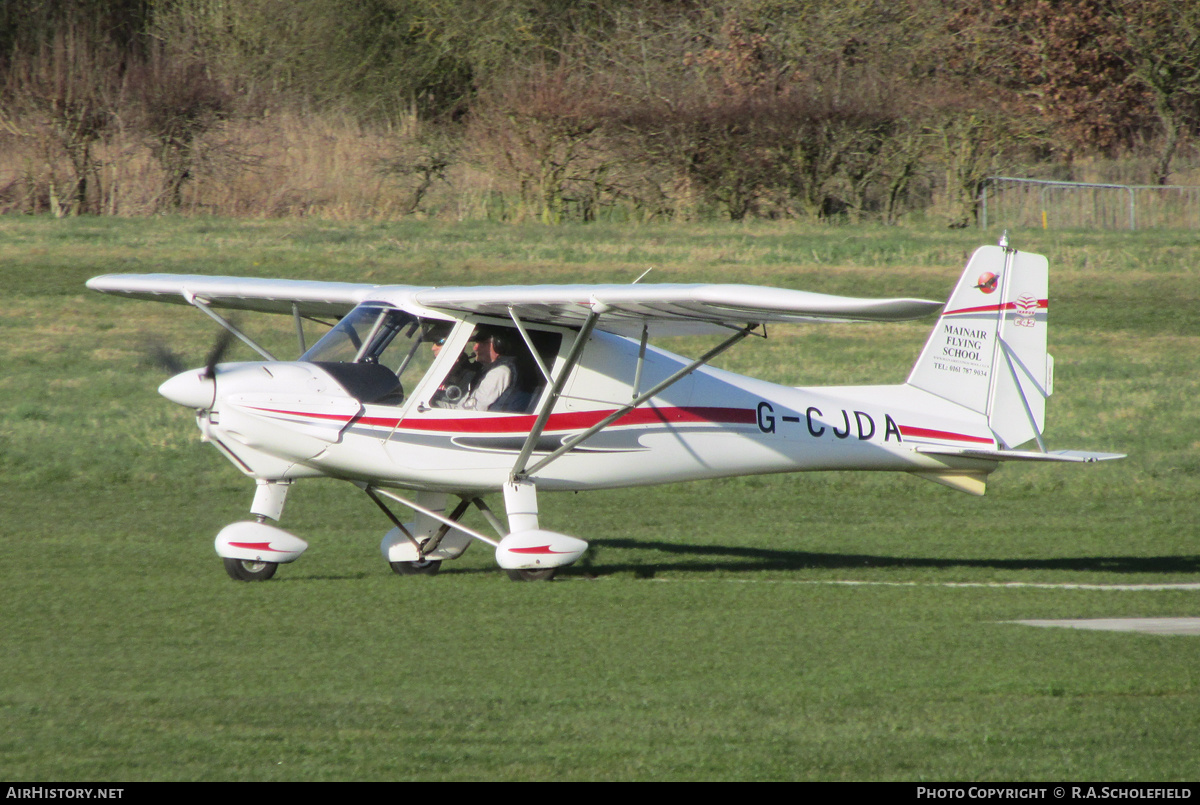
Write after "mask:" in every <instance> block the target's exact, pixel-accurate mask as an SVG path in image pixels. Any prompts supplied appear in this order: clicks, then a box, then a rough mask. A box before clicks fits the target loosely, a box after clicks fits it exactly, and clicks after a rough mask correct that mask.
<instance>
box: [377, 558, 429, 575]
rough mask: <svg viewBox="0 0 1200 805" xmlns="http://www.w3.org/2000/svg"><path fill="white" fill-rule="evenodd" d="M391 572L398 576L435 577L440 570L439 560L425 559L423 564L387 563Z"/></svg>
mask: <svg viewBox="0 0 1200 805" xmlns="http://www.w3.org/2000/svg"><path fill="white" fill-rule="evenodd" d="M388 564H389V565H391V566H392V572H393V573H395V574H396V575H398V576H436V575H437V572H438V571H439V570H441V569H442V560H441V559H426V560H425V561H423V562H388Z"/></svg>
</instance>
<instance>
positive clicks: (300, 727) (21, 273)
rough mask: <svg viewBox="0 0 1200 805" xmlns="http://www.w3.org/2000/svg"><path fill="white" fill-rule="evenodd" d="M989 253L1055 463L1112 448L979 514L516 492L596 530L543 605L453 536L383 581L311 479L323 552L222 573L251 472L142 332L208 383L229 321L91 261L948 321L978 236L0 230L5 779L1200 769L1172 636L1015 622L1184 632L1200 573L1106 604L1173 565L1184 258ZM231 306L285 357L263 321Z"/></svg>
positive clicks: (1189, 527) (378, 532)
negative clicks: (762, 291)
mask: <svg viewBox="0 0 1200 805" xmlns="http://www.w3.org/2000/svg"><path fill="white" fill-rule="evenodd" d="M1011 237H1012V240H1013V243H1014V245H1016V246H1018V247H1019V248H1023V249H1026V250H1029V251H1039V252H1041V253H1044V254H1046V255H1047V256H1048V257H1049V258H1050V264H1051V278H1050V279H1051V306H1050V321H1051V330H1050V347H1051V352H1052V353H1053V354H1054V355H1055V359H1056V387H1055V392H1056V393H1055V396H1054V397H1053V398H1052V399H1051V401H1050V406H1049V415H1048V423H1049V425H1048V429H1047V438H1048V442H1049V446H1050V447H1051V448H1052V449H1056V448H1079V449H1093V450H1111V451H1120V452H1127V453H1129V458H1127V459H1125V460H1124V461H1120V462H1111V463H1108V464H1105V465H1099V466H1008V467H1005V468H1004V469H1003V470H1002V471H1000V472H999V473H997V474H996V475H994V476H993V477H992V480H991V482H990V484H989V489H988V495H987V496H986V497H984V498H973V497H968V496H966V495H962V494H960V493H956V492H953V491H951V490H949V489H946V488H944V487H940V486H936V485H934V484H929V483H925V482H922V481H919V480H916V479H913V478H909V477H900V476H891V475H871V474H846V473H830V474H816V475H792V476H769V477H754V478H740V479H731V480H725V481H714V482H707V483H697V484H689V485H680V486H665V487H655V488H650V489H635V490H624V491H616V492H603V493H589V494H581V495H560V496H554V495H549V496H544V499H543V507H544V510H543V522H544V523H545V524H546V526H547V527H549V528H554V529H556V530H559V531H564V532H566V533H571V534H576V535H578V536H580V537H583V538H585V539H588V540H589V541H590V542H591V544H592V550H591V551H590V552H589V554H588V555H587V556H586V557H585V559H584V560H583V561H581V563H580V564H579V565H577V566H576V567H574V568H571V569H569V570H567V571H565V572H564V573H562V574H561V575H560V580H558V581H555V582H554V583H551V584H514V583H512V582H510V581H508V580H507V579H506V578H505V577H504V575H503V574H502V573H501V572H500V571H498V570H497V569H496V568H495V567H494V563H493V560H492V557H491V555H490V551H487V550H480V549H478V548H472V549H471V550H470V551H468V553H467V554H466V556H465V557H464V558H463V559H462V560H460V561H459V562H457V563H453V564H450V565H447V566H446V567H445V568H444V569H443V571H442V573H441V574H440V575H439V576H437V577H434V578H401V577H398V576H395V575H394V574H392V573H391V571H390V570H389V569H388V568H387V566H386V565H385V564H384V563H383V561H382V560H381V559H380V557H379V552H378V543H379V539H380V537H381V536H382V534H383V532H384V531H386V530H387V527H388V525H389V524H388V523H387V522H386V521H385V520H384V519H383V518H382V517H381V516H380V515H379V513H378V512H377V511H376V510H375V509H374V507H373V506H371V505H370V503H369V501H367V500H366V498H365V497H364V496H363V495H362V494H361V493H359V492H358V491H357V490H355V489H353V488H352V487H350V486H348V485H345V484H338V483H335V482H328V481H312V482H306V483H301V484H299V485H298V486H297V487H296V489H295V490H294V491H293V493H292V495H291V497H290V498H289V502H288V510H287V512H286V513H285V516H284V521H283V525H284V527H286V528H288V529H289V530H291V531H293V532H295V533H297V534H299V535H301V536H303V537H305V538H306V539H308V540H309V542H310V544H311V545H312V547H311V549H310V550H309V551H308V553H307V554H306V555H305V556H304V557H303V558H302V559H301V560H300V561H299V562H297V563H296V564H294V565H290V566H287V567H284V568H282V569H281V571H280V573H279V574H278V576H277V577H276V579H275V580H273V581H271V582H269V583H265V584H237V583H234V582H232V581H230V580H229V579H228V578H227V577H226V576H225V573H224V572H223V570H222V569H221V566H220V562H219V560H218V559H217V557H216V556H215V554H214V553H213V549H212V537H213V536H214V535H215V534H216V532H217V531H218V530H219V529H220V528H221V527H222V526H223V525H225V524H227V523H229V522H232V521H235V520H239V519H243V518H245V517H246V516H247V512H248V508H249V504H250V500H251V497H252V484H251V483H250V482H249V481H248V480H247V479H245V478H244V477H243V476H241V475H240V473H238V472H236V471H235V470H234V469H233V468H232V467H230V466H229V465H228V464H227V462H225V460H224V459H222V458H221V457H220V456H219V455H218V454H217V453H216V451H214V450H212V449H211V448H209V447H207V446H203V445H201V444H200V443H199V434H198V432H197V431H196V428H195V426H194V424H193V422H192V417H191V415H190V413H189V412H187V411H184V410H182V409H180V408H178V407H176V406H173V405H170V404H169V403H167V402H166V401H165V400H163V399H162V398H160V397H158V396H157V394H156V393H155V388H156V386H157V385H158V384H159V383H160V382H161V381H162V380H163V379H165V378H164V376H163V374H162V372H161V370H159V369H157V368H155V367H154V366H153V365H152V364H151V362H150V361H148V360H147V357H146V349H147V346H146V345H147V344H150V343H152V342H155V341H161V342H162V343H165V344H169V345H170V347H171V348H172V349H174V350H175V351H176V352H178V353H179V354H180V355H181V357H182V358H183V360H184V362H185V363H188V364H189V365H196V364H199V363H201V362H202V361H203V356H204V354H205V352H206V351H207V349H208V347H209V345H210V344H211V343H212V341H213V339H214V338H215V328H214V327H213V325H212V324H211V322H208V321H207V320H206V319H205V318H204V317H203V316H202V315H201V314H200V313H198V312H196V311H192V310H188V309H185V308H180V307H177V306H169V305H155V304H150V303H140V302H127V301H122V300H118V299H110V298H105V297H101V296H99V295H96V294H91V293H89V292H88V291H86V290H85V289H84V287H83V283H84V281H85V280H86V279H87V278H88V277H91V276H93V275H96V274H100V273H106V272H113V271H138V272H141V271H145V272H151V271H173V272H189V273H214V274H236V275H257V276H286V277H299V278H315V279H330V280H349V281H373V282H404V283H415V284H425V283H429V284H435V283H436V284H466V283H492V282H528V281H563V282H576V281H606V282H607V281H613V282H624V281H631V280H632V279H633V278H635V277H636V276H637V275H638V274H640V273H642V271H644V270H645V268H646V267H648V266H651V265H653V266H655V271H654V272H652V273H651V275H650V277H649V278H647V279H648V280H653V279H657V280H658V281H691V280H720V281H735V282H753V283H762V284H772V285H779V286H783V287H794V288H803V289H806V290H816V291H825V292H831V293H846V294H851V295H860V296H875V295H878V296H888V295H904V296H920V297H926V298H935V299H941V298H945V297H946V295H947V294H948V293H949V290H950V288H951V286H952V285H953V283H954V282H955V281H956V279H957V277H958V274H959V272H960V270H961V267H962V263H963V260H964V258H965V257H966V256H967V255H968V254H969V253H970V251H971V250H972V249H973V248H974V247H975V246H978V245H980V244H981V243H982V242H984V241H985V240H986V241H988V242H991V241H993V240H994V236H992V235H989V236H987V237H986V238H981V237H980V235H979V234H978V233H974V232H945V231H941V230H934V229H929V230H917V229H898V228H891V229H885V228H864V229H851V228H838V227H815V226H814V227H805V226H797V225H787V226H785V225H768V224H762V225H756V226H749V227H742V226H733V225H724V226H716V225H710V226H693V227H687V226H663V227H640V228H639V227H628V228H618V227H606V226H588V227H562V228H555V229H545V228H534V227H529V228H524V227H499V226H484V225H479V224H470V225H462V226H449V225H423V224H416V223H406V224H369V225H355V224H333V223H327V222H317V221H288V222H233V221H222V220H204V219H169V218H159V219H153V220H141V221H135V220H103V219H72V220H51V219H27V218H9V219H0V302H2V304H0V336H2V338H0V368H2V371H0V590H3V592H2V593H0V607H2V612H0V649H2V651H3V655H2V656H3V661H2V662H0V778H3V779H7V780H37V781H43V782H48V781H52V780H55V781H67V780H88V781H107V780H113V781H119V780H350V779H355V780H357V779H364V780H365V779H381V780H386V779H394V780H481V779H488V780H493V779H494V780H558V779H565V780H682V779H711V780H962V781H974V780H979V781H982V780H1060V781H1066V780H1080V781H1088V780H1091V781H1095V780H1108V781H1120V780H1193V781H1194V780H1195V779H1196V777H1197V772H1198V768H1197V761H1196V750H1195V736H1196V735H1197V732H1198V730H1200V637H1188V636H1155V635H1146V634H1130V633H1110V632H1095V631H1077V630H1069V629H1042V628H1032V627H1028V626H1021V625H1016V624H1013V623H1011V621H1014V620H1020V619H1049V618H1092V617H1106V618H1107V617H1151V616H1164V617H1165V616H1189V617H1196V616H1200V591H1197V590H1196V589H1190V590H1189V589H1178V588H1177V589H1147V588H1140V589H1137V588H1135V589H1121V588H1119V586H1118V585H1164V584H1189V583H1190V584H1196V583H1200V527H1198V525H1197V520H1198V519H1200V518H1197V504H1196V500H1197V499H1198V497H1200V450H1198V447H1200V402H1198V391H1200V389H1198V388H1197V369H1198V368H1200V282H1198V279H1200V278H1198V276H1197V271H1198V269H1197V265H1198V264H1200V238H1197V237H1196V236H1195V235H1193V234H1191V233H1177V232H1157V233H1154V232H1142V233H1137V234H1096V233H1088V234H1074V233H1057V234H1056V233H1043V232H1029V233H1023V232H1014V233H1012V235H1011ZM930 324H931V322H921V323H909V324H899V325H889V326H875V325H870V326H824V327H812V328H800V327H794V328H778V329H777V330H776V331H773V333H772V336H773V337H772V338H771V339H770V340H768V341H767V342H765V343H762V342H759V341H757V340H755V342H754V343H750V344H744V345H742V346H740V347H738V348H737V349H736V350H734V352H733V353H731V354H730V355H729V356H728V357H726V358H723V365H724V366H726V367H727V368H732V369H734V370H739V371H745V372H749V373H752V374H755V375H758V376H763V377H767V378H769V379H773V380H778V381H781V382H790V383H795V384H813V383H858V382H900V381H902V380H903V378H904V377H905V375H906V374H907V371H908V368H909V366H910V365H911V363H912V361H913V360H914V359H915V358H916V355H917V352H918V351H919V349H920V346H921V344H922V343H923V341H924V338H925V335H926V333H927V331H928V327H929V326H930ZM245 325H246V326H247V328H248V329H250V330H252V331H253V332H254V333H255V334H256V335H261V336H263V338H264V340H267V341H269V342H270V343H271V344H273V345H276V346H278V347H279V349H280V351H281V352H284V353H286V352H287V349H288V345H289V344H290V343H291V341H292V340H293V336H292V330H291V322H290V320H287V319H286V318H281V319H271V318H270V317H263V318H262V319H253V318H251V319H249V320H247V321H246V322H245ZM276 331H277V332H276ZM272 333H275V334H272ZM670 346H671V347H672V348H677V349H679V350H680V351H687V352H689V353H691V354H697V352H698V345H695V344H687V343H676V344H671V345H670ZM235 357H236V356H235ZM246 357H249V354H248V353H247V355H246ZM472 522H474V521H472ZM474 524H475V525H481V523H480V522H474ZM847 581H853V582H861V584H842V583H838V582H847Z"/></svg>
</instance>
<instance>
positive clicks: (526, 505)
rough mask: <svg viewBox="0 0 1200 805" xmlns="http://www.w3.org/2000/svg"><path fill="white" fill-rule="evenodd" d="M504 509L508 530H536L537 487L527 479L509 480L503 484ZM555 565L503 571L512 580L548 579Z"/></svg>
mask: <svg viewBox="0 0 1200 805" xmlns="http://www.w3.org/2000/svg"><path fill="white" fill-rule="evenodd" d="M504 509H505V511H506V512H507V513H508V531H509V533H510V534H515V533H517V532H518V531H536V530H537V528H538V504H537V488H536V487H534V485H533V484H532V483H530V482H529V481H509V482H508V483H506V484H505V485H504ZM557 571H558V568H557V567H546V568H517V569H509V570H505V571H504V572H505V573H507V574H508V577H509V578H510V579H512V580H513V581H550V580H551V579H553V578H554V574H555V573H556V572H557Z"/></svg>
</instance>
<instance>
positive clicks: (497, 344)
mask: <svg viewBox="0 0 1200 805" xmlns="http://www.w3.org/2000/svg"><path fill="white" fill-rule="evenodd" d="M515 351H516V345H515V344H514V343H513V340H512V338H511V337H510V335H509V334H508V333H507V332H505V331H504V330H502V329H500V328H490V327H489V328H480V329H479V331H478V332H477V333H476V335H475V358H476V360H477V362H478V364H479V366H480V367H481V372H482V374H480V376H479V379H478V382H476V383H475V385H474V387H473V388H472V389H471V390H470V392H469V393H468V394H467V396H466V397H465V398H464V399H463V401H462V402H461V403H459V404H458V405H457V406H455V407H456V408H461V409H463V410H465V411H512V410H519V408H520V407H521V406H517V405H514V402H515V400H514V398H515V397H516V395H517V394H518V393H519V389H520V382H519V379H520V378H519V377H518V369H517V361H516V358H515V357H514V353H515Z"/></svg>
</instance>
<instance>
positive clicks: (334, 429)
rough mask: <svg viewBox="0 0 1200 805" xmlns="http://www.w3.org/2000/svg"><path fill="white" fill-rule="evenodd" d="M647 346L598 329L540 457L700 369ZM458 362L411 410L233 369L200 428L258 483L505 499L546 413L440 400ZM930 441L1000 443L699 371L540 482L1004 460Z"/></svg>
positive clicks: (542, 473)
mask: <svg viewBox="0 0 1200 805" xmlns="http://www.w3.org/2000/svg"><path fill="white" fill-rule="evenodd" d="M564 335H567V336H569V335H570V332H569V331H567V332H566V333H564ZM563 340H564V342H566V341H568V340H569V338H564V339H563ZM460 346H461V345H460ZM639 352H640V345H639V343H638V342H637V341H634V340H631V339H628V338H624V337H620V336H616V335H612V334H608V333H594V334H593V336H592V342H591V343H589V345H588V347H587V349H586V350H585V352H584V355H583V358H582V360H581V361H580V363H579V365H577V366H576V367H575V368H574V370H573V372H572V373H571V376H570V377H569V378H568V379H567V381H566V382H565V384H564V385H563V390H562V395H561V396H560V397H559V398H558V400H557V402H556V404H555V406H554V408H553V412H552V413H551V415H550V417H549V420H548V421H547V423H546V426H545V429H544V431H543V432H542V433H541V435H540V437H539V438H538V440H537V443H536V445H535V447H534V450H533V454H532V461H533V462H536V461H537V460H538V459H539V458H540V457H542V456H545V455H547V454H548V453H549V452H551V451H552V450H554V449H556V448H558V447H559V446H561V444H562V442H563V440H564V439H566V438H568V437H570V436H572V435H573V434H576V433H578V432H579V431H581V430H583V429H585V428H588V427H590V426H592V425H594V424H596V423H597V422H599V421H600V420H601V419H603V418H604V417H605V416H607V415H609V414H611V413H612V412H614V411H616V410H617V409H619V408H620V407H621V406H623V405H625V404H627V403H628V402H629V401H630V400H631V399H633V397H634V396H635V391H644V390H645V389H646V388H649V387H651V386H652V385H653V384H655V383H657V382H659V381H660V380H662V379H663V378H666V377H667V376H669V375H670V374H672V373H673V372H675V371H677V370H678V369H679V368H681V367H683V366H685V365H687V363H688V361H687V360H686V359H684V358H682V357H680V356H678V355H674V354H672V353H670V352H667V351H664V350H661V349H656V348H654V347H647V348H646V349H645V352H644V353H643V355H644V357H643V359H642V365H641V370H640V371H639V370H638V362H639ZM455 354H457V353H455V352H451V353H450V355H449V357H447V358H446V359H444V360H441V361H434V363H433V364H432V366H431V368H430V369H429V371H428V372H427V373H426V374H425V375H424V377H423V378H421V379H420V380H419V382H418V383H417V385H416V386H415V387H413V388H412V389H411V390H410V391H409V393H408V395H407V396H405V397H404V398H403V399H402V400H399V401H398V400H395V399H392V400H387V401H384V402H363V401H362V400H361V399H359V398H357V397H356V396H355V395H354V393H352V390H351V389H350V388H348V386H350V385H353V384H352V383H349V382H348V381H347V380H346V375H347V370H345V369H343V370H340V371H338V372H337V373H336V374H338V375H340V376H341V377H340V379H339V378H338V377H335V373H331V372H330V371H329V367H323V366H322V365H318V364H316V363H311V362H272V363H265V364H231V365H222V366H220V367H218V371H217V373H216V374H217V377H216V384H215V392H214V394H215V403H214V405H213V408H212V409H211V410H210V411H202V412H201V413H200V415H199V419H200V426H201V429H202V431H203V432H204V433H205V436H206V438H207V439H209V440H211V441H213V442H215V443H216V444H217V445H218V446H219V447H220V448H221V449H222V450H223V452H225V453H226V455H227V456H228V457H230V459H231V460H233V461H234V463H235V464H237V465H238V466H239V467H240V468H241V469H242V470H243V471H244V472H246V473H247V474H249V475H252V476H255V477H258V478H269V479H272V480H279V479H286V478H298V477H307V476H316V475H325V476H332V477H337V478H343V479H349V480H364V481H371V482H373V483H377V484H379V483H382V484H390V485H395V486H400V487H407V488H413V489H426V490H437V491H446V492H486V491H493V490H496V489H499V488H500V487H501V486H502V485H503V484H504V482H505V481H507V480H508V479H509V476H510V474H511V473H512V471H513V465H514V460H515V458H516V457H517V455H518V454H519V453H520V451H521V449H522V447H523V446H524V445H525V442H526V439H527V438H528V434H529V433H530V430H531V428H532V427H533V425H534V422H535V420H536V418H537V417H536V414H535V413H533V412H529V413H511V412H504V413H498V412H489V411H465V410H459V409H455V408H446V407H438V406H436V405H431V404H430V401H431V400H432V399H433V398H434V395H435V393H436V391H437V389H438V387H439V383H440V382H441V380H442V379H443V377H444V376H445V374H446V372H447V370H448V369H449V366H450V363H451V359H452V358H453V357H454V355H455ZM560 363H561V356H560V357H559V360H558V362H557V363H556V364H555V366H556V368H557V367H558V364H560ZM378 370H379V367H375V368H374V369H373V370H372V371H376V372H377V371H378ZM365 371H366V369H365V367H364V372H365ZM635 380H636V382H637V384H638V389H635V388H634V382H635ZM543 393H545V390H543ZM360 396H361V395H360ZM536 410H537V409H536V406H534V405H531V411H536ZM930 443H932V444H940V445H947V444H949V445H955V446H987V447H991V446H993V445H994V443H995V442H994V439H993V437H992V435H991V433H990V431H989V430H988V428H987V422H986V419H985V418H984V417H983V416H981V415H979V414H977V413H974V412H972V411H969V410H967V409H965V408H963V407H961V406H959V405H956V404H954V403H951V402H949V401H947V400H944V399H941V398H940V397H936V396H934V395H932V394H930V393H928V392H925V391H921V390H919V389H915V388H912V387H910V386H907V385H896V386H843V387H819V388H795V387H789V386H784V385H779V384H775V383H769V382H766V381H761V380H756V379H753V378H749V377H744V376H741V375H737V374H734V373H731V372H726V371H723V370H719V369H715V368H712V367H708V366H702V367H699V368H697V369H695V370H694V371H693V372H691V373H690V374H688V375H687V376H685V377H684V378H683V379H681V380H679V381H678V382H676V383H675V384H674V385H671V386H669V387H668V388H667V389H665V390H664V391H662V392H661V393H660V394H659V395H657V396H656V397H655V398H654V399H653V400H651V401H649V402H646V403H644V404H643V405H641V406H639V407H637V408H634V409H632V410H631V411H629V412H628V413H626V414H624V415H623V416H622V417H620V418H619V419H617V420H615V421H614V422H613V423H611V424H610V425H608V426H607V427H605V428H603V429H602V430H600V431H599V432H597V433H595V434H594V435H592V436H591V437H589V438H588V439H586V440H585V441H583V442H581V443H580V444H578V445H576V446H575V447H574V448H572V449H571V450H570V451H568V452H566V453H564V454H563V455H561V456H560V457H558V458H556V459H554V460H553V461H551V462H550V463H548V464H546V465H545V466H544V467H542V468H540V469H539V470H537V471H536V472H535V473H534V474H533V475H532V476H531V477H532V478H533V480H534V481H535V482H536V483H537V485H538V487H539V488H541V489H546V490H586V489H602V488H614V487H624V486H638V485H646V484H654V483H672V482H677V481H688V480H698V479H706V478H718V477H725V476H735V475H746V474H761V473H780V472H803V471H814V470H840V469H857V470H880V471H888V470H892V471H918V472H920V471H938V470H943V469H945V468H947V467H950V468H970V469H973V470H984V471H987V470H989V469H990V468H991V466H992V465H991V464H990V463H988V462H980V461H973V460H969V459H961V458H949V457H944V456H943V457H936V456H932V455H928V454H923V453H920V452H918V451H917V450H916V449H915V448H916V447H918V446H919V445H921V444H930Z"/></svg>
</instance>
